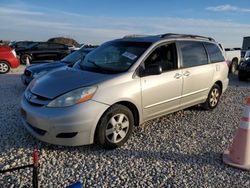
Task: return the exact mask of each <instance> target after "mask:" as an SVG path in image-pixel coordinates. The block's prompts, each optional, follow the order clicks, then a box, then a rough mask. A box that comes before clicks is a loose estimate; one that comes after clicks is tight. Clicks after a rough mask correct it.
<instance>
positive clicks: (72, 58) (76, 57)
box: [61, 50, 88, 64]
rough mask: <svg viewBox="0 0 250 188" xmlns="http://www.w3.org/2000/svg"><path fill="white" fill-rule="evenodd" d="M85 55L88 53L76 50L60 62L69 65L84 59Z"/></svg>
mask: <svg viewBox="0 0 250 188" xmlns="http://www.w3.org/2000/svg"><path fill="white" fill-rule="evenodd" d="M87 53H88V52H87V51H83V50H77V51H75V52H72V53H71V54H69V55H67V56H66V57H64V58H63V59H62V60H61V61H63V62H65V63H69V64H71V63H75V62H77V61H78V60H79V59H81V58H82V57H84V56H85V55H86V54H87Z"/></svg>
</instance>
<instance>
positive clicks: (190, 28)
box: [0, 0, 250, 47]
mask: <svg viewBox="0 0 250 188" xmlns="http://www.w3.org/2000/svg"><path fill="white" fill-rule="evenodd" d="M249 17H250V1H249V0H237V1H235V0H234V1H230V0H228V1H225V0H220V1H219V0H217V1H215V0H210V1H206V2H205V1H201V0H200V1H198V0H189V1H185V2H181V1H176V0H175V1H174V0H169V1H164V0H161V1H160V0H154V1H152V0H144V1H143V0H141V1H139V0H137V1H136V0H133V1H132V0H126V1H118V0H99V1H97V0H90V1H84V0H74V1H73V0H53V1H52V0H50V1H49V0H41V1H34V0H33V1H31V0H0V39H4V40H47V39H48V38H51V37H55V36H64V37H72V38H74V39H76V40H77V41H78V42H79V43H91V44H100V43H102V42H105V41H107V40H110V39H115V38H119V37H122V36H124V35H127V34H162V33H168V32H174V33H188V34H199V35H205V36H210V37H214V38H215V39H216V40H217V41H219V42H221V43H223V44H224V46H225V47H241V46H242V38H243V36H250V20H249Z"/></svg>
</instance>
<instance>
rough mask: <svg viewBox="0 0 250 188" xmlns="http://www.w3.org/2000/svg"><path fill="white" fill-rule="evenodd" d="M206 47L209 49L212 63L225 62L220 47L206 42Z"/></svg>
mask: <svg viewBox="0 0 250 188" xmlns="http://www.w3.org/2000/svg"><path fill="white" fill-rule="evenodd" d="M204 45H205V47H206V49H207V52H208V55H209V57H210V62H211V63H217V62H221V61H225V58H224V56H223V55H222V52H221V50H220V49H219V47H218V46H217V45H216V44H213V43H207V42H206V43H204Z"/></svg>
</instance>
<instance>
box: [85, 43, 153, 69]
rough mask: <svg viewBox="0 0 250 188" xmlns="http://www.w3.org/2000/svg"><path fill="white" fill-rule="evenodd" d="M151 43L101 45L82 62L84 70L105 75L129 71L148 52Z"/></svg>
mask: <svg viewBox="0 0 250 188" xmlns="http://www.w3.org/2000/svg"><path fill="white" fill-rule="evenodd" d="M150 44H151V43H147V42H128V41H111V42H107V43H105V44H103V45H101V46H100V47H99V48H97V49H96V50H94V51H93V52H91V53H89V54H88V55H87V56H86V58H85V59H84V60H82V61H81V63H80V67H81V68H82V69H83V70H90V71H94V72H104V73H120V72H125V71H127V70H128V69H129V68H130V67H131V66H132V65H133V64H134V63H135V62H136V60H137V59H138V58H139V57H140V56H141V55H142V54H143V52H145V51H146V49H147V48H148V47H149V46H150Z"/></svg>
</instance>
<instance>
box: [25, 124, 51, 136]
mask: <svg viewBox="0 0 250 188" xmlns="http://www.w3.org/2000/svg"><path fill="white" fill-rule="evenodd" d="M27 124H28V126H29V127H30V128H31V129H32V130H33V131H35V132H36V133H37V134H39V135H41V136H43V135H45V133H46V132H47V131H45V130H43V129H39V128H37V127H34V126H32V125H31V124H29V123H27Z"/></svg>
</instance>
